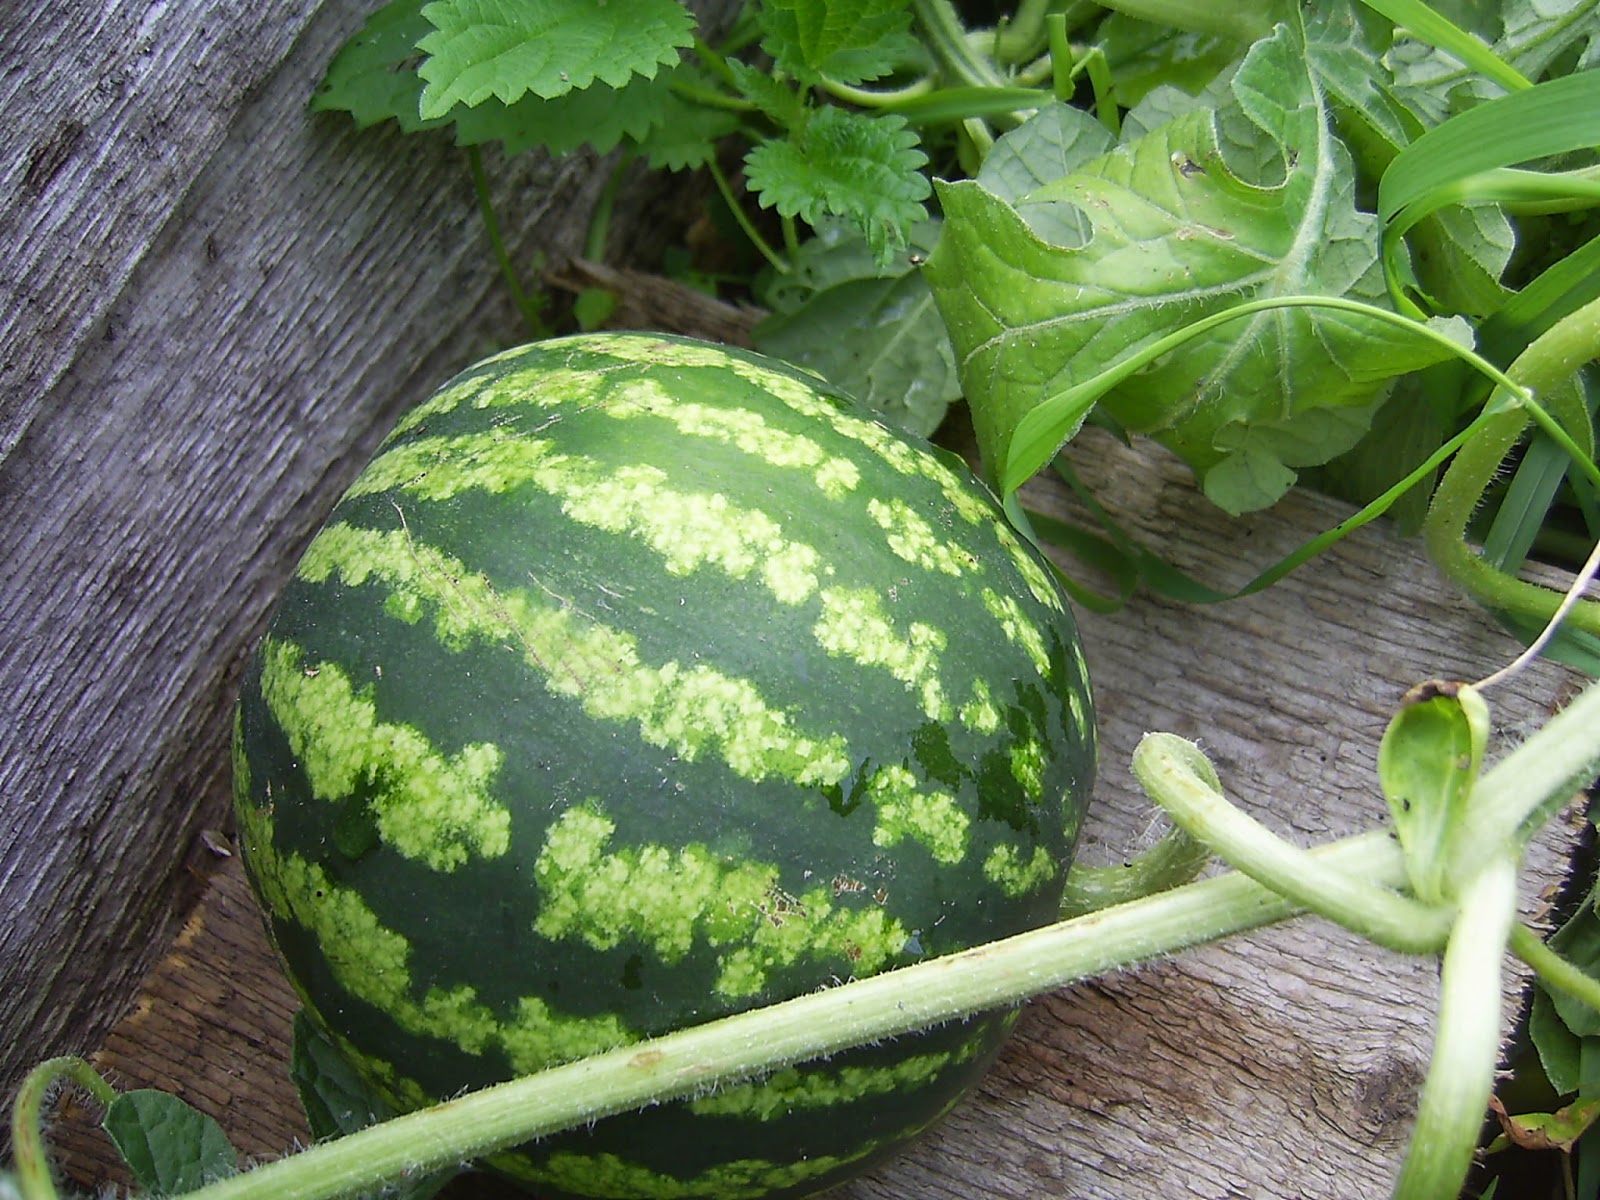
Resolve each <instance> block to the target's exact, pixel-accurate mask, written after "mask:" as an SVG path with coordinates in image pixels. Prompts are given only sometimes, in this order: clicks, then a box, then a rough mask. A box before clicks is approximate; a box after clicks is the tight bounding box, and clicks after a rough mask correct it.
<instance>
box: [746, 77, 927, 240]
mask: <svg viewBox="0 0 1600 1200" xmlns="http://www.w3.org/2000/svg"><path fill="white" fill-rule="evenodd" d="M927 161H928V156H927V155H926V154H924V153H923V152H922V148H921V145H920V144H919V139H918V137H917V135H916V133H915V132H914V131H913V130H911V129H909V128H907V126H906V121H905V118H904V117H899V116H894V115H879V116H868V115H866V114H864V113H855V112H847V111H845V110H844V109H842V108H833V107H829V108H820V109H816V110H814V111H813V112H812V113H811V114H810V115H809V117H808V118H807V120H806V121H805V123H804V124H803V125H801V126H800V127H799V128H798V129H796V130H794V131H793V132H792V133H791V135H790V136H789V137H788V138H786V139H782V140H774V141H769V142H763V143H762V144H761V145H759V146H757V147H755V149H753V150H751V151H750V153H749V154H748V155H747V156H746V157H745V180H746V183H747V184H748V185H749V187H750V190H751V191H753V192H755V193H756V195H757V197H758V198H759V199H760V201H761V203H762V205H763V206H765V207H767V208H776V209H777V210H778V212H780V213H781V214H782V215H784V216H786V217H799V218H800V219H801V220H803V221H805V222H806V223H807V224H809V225H813V226H815V225H817V224H818V223H820V222H821V221H822V220H823V219H824V218H826V217H829V216H836V217H844V218H845V219H847V220H848V221H850V222H851V223H852V224H854V225H855V226H856V228H857V229H859V230H860V231H861V233H862V236H864V237H865V238H866V240H867V245H868V246H869V247H871V250H872V254H873V257H874V258H875V259H876V260H877V261H878V262H880V263H887V262H888V261H889V258H890V257H891V255H892V254H893V252H894V250H895V248H897V247H900V246H903V245H905V242H906V238H907V236H908V235H909V232H910V229H911V227H912V226H913V225H915V224H916V223H917V222H918V221H921V220H925V219H926V218H927V215H928V213H927V209H926V208H924V207H923V203H922V202H923V200H925V199H927V197H928V195H929V194H930V192H931V190H932V189H931V188H930V186H929V184H928V180H927V178H926V177H925V176H924V175H923V174H922V167H923V166H924V165H925V164H926V163H927Z"/></svg>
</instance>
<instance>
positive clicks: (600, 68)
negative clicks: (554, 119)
mask: <svg viewBox="0 0 1600 1200" xmlns="http://www.w3.org/2000/svg"><path fill="white" fill-rule="evenodd" d="M422 15H423V16H424V17H426V18H427V20H428V23H429V24H430V25H432V26H433V32H432V33H429V34H428V35H427V36H425V37H424V38H423V39H422V41H421V42H420V43H418V46H419V48H420V49H421V50H422V51H423V52H424V53H426V54H427V55H429V58H428V61H427V62H425V63H423V64H422V66H421V67H420V68H419V70H418V73H419V74H420V75H421V76H422V78H423V79H424V80H425V81H426V83H427V86H426V88H424V90H423V93H422V108H421V112H422V116H423V118H424V119H429V118H433V117H441V116H443V115H445V114H446V113H448V112H449V111H450V110H451V109H452V108H454V107H455V106H456V105H457V104H465V105H467V106H468V107H469V108H470V107H472V106H474V105H478V104H482V103H483V102H484V101H485V100H488V99H489V98H490V97H495V98H497V99H499V100H500V101H501V102H502V103H504V104H514V103H516V102H517V101H518V100H520V99H522V97H523V96H525V95H527V94H528V93H529V92H532V93H533V94H534V95H536V96H540V97H542V98H544V99H546V100H551V99H554V98H555V97H557V96H564V95H566V94H567V93H568V92H570V91H573V90H574V89H576V90H580V91H581V90H582V89H584V88H587V87H589V86H590V85H591V84H593V83H594V81H595V80H596V79H598V80H600V81H601V82H602V83H605V84H607V85H609V86H610V87H613V88H620V87H622V86H623V85H624V84H626V83H627V82H628V81H629V80H630V79H631V78H633V76H635V75H643V76H646V77H647V78H653V77H654V76H655V73H656V71H657V70H658V69H659V68H660V67H663V66H670V65H672V64H674V63H676V62H677V61H678V57H679V55H678V51H679V50H680V49H682V48H683V47H685V46H688V45H689V44H690V43H691V42H692V41H693V28H694V18H693V16H692V14H690V12H689V11H688V10H687V9H686V8H684V6H683V5H681V4H679V3H678V0H611V3H609V4H595V3H593V0H435V2H434V3H432V4H429V5H427V6H426V7H425V8H424V9H423V10H422Z"/></svg>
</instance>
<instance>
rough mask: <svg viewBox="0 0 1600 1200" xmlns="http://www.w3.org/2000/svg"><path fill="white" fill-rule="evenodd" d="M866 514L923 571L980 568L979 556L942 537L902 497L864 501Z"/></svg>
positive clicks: (954, 571)
mask: <svg viewBox="0 0 1600 1200" xmlns="http://www.w3.org/2000/svg"><path fill="white" fill-rule="evenodd" d="M867 514H868V515H869V516H870V517H871V518H872V519H873V520H874V521H876V522H877V523H878V526H879V528H881V529H882V530H883V531H884V532H885V533H887V534H888V535H889V536H888V539H887V541H886V544H887V545H888V547H889V549H890V550H891V551H893V552H894V553H895V554H896V555H897V556H899V557H900V558H902V559H904V560H905V561H906V562H908V563H912V564H913V565H915V566H918V567H921V568H922V569H923V570H926V571H938V572H941V573H942V574H945V575H954V576H961V575H965V574H967V573H969V572H977V571H980V570H981V569H982V567H981V565H980V564H979V562H978V556H977V555H975V554H973V553H972V551H970V550H968V549H967V548H966V547H965V546H962V545H960V544H958V543H956V542H946V541H942V540H941V539H940V538H939V536H938V535H937V534H935V533H934V532H933V526H931V525H929V524H928V522H927V521H925V520H924V519H923V518H922V515H921V514H920V513H918V512H917V510H916V509H915V508H913V507H912V506H911V505H909V504H907V503H906V502H905V501H904V500H881V499H878V498H876V497H874V498H873V499H871V500H869V501H867Z"/></svg>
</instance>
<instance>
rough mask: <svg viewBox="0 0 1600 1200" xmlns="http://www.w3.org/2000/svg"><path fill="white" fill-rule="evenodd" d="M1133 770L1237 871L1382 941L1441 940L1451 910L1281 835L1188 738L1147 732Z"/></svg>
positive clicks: (1424, 943) (1421, 948) (1414, 949)
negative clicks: (1229, 789) (1350, 870)
mask: <svg viewBox="0 0 1600 1200" xmlns="http://www.w3.org/2000/svg"><path fill="white" fill-rule="evenodd" d="M1133 773H1134V775H1135V776H1136V777H1137V778H1138V780H1139V783H1140V785H1141V786H1142V787H1143V788H1144V789H1145V791H1146V792H1148V793H1149V794H1150V797H1151V799H1153V800H1154V801H1155V802H1156V803H1157V804H1159V805H1161V807H1162V808H1163V809H1164V810H1165V811H1166V813H1167V815H1168V816H1169V817H1171V818H1172V820H1173V822H1174V823H1175V824H1177V825H1179V826H1181V827H1182V828H1183V829H1185V830H1187V831H1188V833H1189V835H1190V836H1191V837H1193V838H1195V839H1196V840H1197V841H1200V842H1203V843H1205V844H1206V845H1207V846H1209V847H1210V848H1211V849H1212V851H1213V852H1214V853H1215V854H1217V856H1218V857H1220V858H1222V859H1223V860H1224V861H1226V862H1227V863H1228V864H1229V865H1230V866H1232V867H1234V868H1235V869H1236V870H1239V871H1243V872H1244V873H1245V874H1246V875H1249V876H1250V877H1251V878H1252V879H1255V880H1256V881H1258V882H1259V883H1261V884H1262V885H1264V886H1266V887H1269V888H1271V889H1272V890H1273V891H1275V892H1278V893H1280V894H1282V895H1284V896H1288V897H1290V898H1292V899H1293V900H1294V901H1295V902H1296V903H1298V904H1300V905H1303V906H1304V907H1306V908H1308V909H1310V910H1311V911H1313V912H1315V913H1317V914H1318V915H1320V916H1324V917H1327V918H1328V919H1329V920H1331V921H1337V922H1338V923H1339V924H1341V925H1343V926H1345V927H1346V928H1347V929H1351V930H1354V931H1355V932H1356V933H1359V934H1361V935H1362V936H1363V937H1366V938H1370V939H1371V940H1372V941H1375V942H1377V943H1378V944H1379V945H1382V946H1388V947H1390V948H1391V949H1395V950H1399V951H1401V952H1403V953H1411V954H1427V953H1431V952H1433V951H1436V950H1438V949H1439V948H1440V947H1441V946H1443V945H1444V944H1445V941H1446V939H1447V938H1448V937H1449V934H1450V926H1451V920H1452V918H1453V916H1454V914H1453V913H1452V912H1451V910H1450V909H1448V908H1434V907H1430V906H1429V905H1425V904H1421V903H1419V902H1417V901H1416V900H1413V899H1411V898H1410V897H1408V896H1402V895H1400V894H1399V893H1397V892H1394V891H1390V890H1389V889H1387V888H1382V887H1375V886H1373V885H1372V884H1370V883H1368V882H1366V881H1365V880H1361V879H1356V878H1353V877H1351V876H1349V875H1347V874H1345V873H1344V872H1342V871H1340V870H1338V869H1337V868H1332V867H1329V866H1327V865H1326V864H1325V863H1322V862H1319V861H1318V860H1317V859H1316V858H1315V857H1314V856H1313V855H1312V854H1310V853H1309V852H1308V851H1305V850H1302V849H1301V848H1300V847H1298V846H1295V845H1293V844H1291V843H1289V842H1286V841H1284V840H1283V839H1282V838H1280V837H1278V835H1277V834H1275V833H1273V832H1272V831H1271V830H1269V829H1267V828H1266V827H1265V826H1264V825H1262V824H1260V823H1259V822H1258V821H1256V820H1255V819H1254V818H1253V817H1251V816H1250V815H1249V814H1247V813H1245V812H1244V811H1243V810H1242V809H1239V808H1237V807H1235V806H1234V805H1233V804H1231V803H1230V802H1229V801H1228V799H1227V797H1226V796H1224V795H1223V794H1222V790H1221V787H1220V786H1219V785H1218V783H1217V778H1216V773H1215V772H1214V771H1213V770H1212V768H1211V764H1210V762H1209V761H1208V760H1207V759H1206V757H1205V755H1204V754H1202V753H1201V752H1200V750H1199V748H1198V747H1196V746H1195V745H1194V743H1193V742H1188V741H1185V740H1184V739H1182V738H1180V737H1177V736H1176V735H1174V734H1170V733H1149V734H1146V735H1145V736H1144V739H1143V740H1142V741H1141V742H1140V743H1139V746H1138V749H1136V750H1135V751H1134V752H1133Z"/></svg>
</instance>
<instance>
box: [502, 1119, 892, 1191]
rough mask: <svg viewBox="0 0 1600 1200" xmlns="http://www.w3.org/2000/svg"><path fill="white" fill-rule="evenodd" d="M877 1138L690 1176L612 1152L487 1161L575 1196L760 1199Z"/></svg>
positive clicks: (851, 1157)
mask: <svg viewBox="0 0 1600 1200" xmlns="http://www.w3.org/2000/svg"><path fill="white" fill-rule="evenodd" d="M906 1136H907V1137H908V1138H909V1137H912V1136H915V1134H914V1133H908V1134H907V1135H906ZM880 1144H881V1143H880V1142H877V1141H872V1142H868V1143H866V1144H865V1145H863V1146H860V1147H857V1148H856V1149H855V1150H854V1151H853V1152H851V1153H850V1154H847V1155H818V1156H817V1157H814V1158H805V1159H801V1160H800V1161H799V1162H791V1163H776V1162H769V1161H766V1160H765V1159H757V1158H741V1159H734V1160H732V1161H730V1162H725V1163H720V1164H718V1165H717V1166H715V1167H712V1168H711V1169H710V1170H708V1171H705V1172H704V1173H702V1174H700V1175H697V1176H695V1177H694V1178H692V1179H680V1178H679V1177H678V1176H676V1175H667V1174H664V1173H662V1172H660V1171H652V1170H651V1169H650V1168H649V1167H645V1166H641V1165H640V1164H638V1163H632V1162H628V1161H627V1160H626V1159H624V1158H622V1157H620V1156H618V1155H615V1154H573V1153H569V1152H566V1151H562V1152H558V1153H555V1154H552V1155H550V1156H549V1157H548V1158H546V1159H541V1160H539V1161H536V1162H530V1161H529V1160H528V1159H526V1158H523V1157H521V1156H519V1155H515V1154H506V1155H497V1156H493V1157H491V1158H490V1159H489V1160H488V1162H489V1165H490V1166H492V1167H494V1168H495V1170H497V1171H500V1172H502V1173H504V1174H506V1175H509V1176H511V1177H512V1178H514V1179H519V1180H521V1181H523V1182H524V1183H531V1184H533V1185H534V1186H535V1187H550V1188H557V1189H559V1190H561V1191H563V1192H567V1193H569V1194H571V1195H574V1196H591V1197H595V1200H691V1198H696V1197H716V1200H760V1197H763V1196H769V1195H771V1194H772V1193H773V1192H777V1191H782V1190H785V1189H787V1188H792V1187H796V1186H798V1185H800V1184H803V1183H805V1182H806V1181H807V1180H808V1179H816V1178H817V1177H818V1176H821V1175H826V1174H828V1173H830V1172H832V1171H837V1170H839V1169H840V1168H842V1167H846V1166H848V1165H849V1164H850V1163H852V1162H856V1161H858V1160H860V1159H863V1158H865V1157H867V1156H868V1155H869V1154H871V1153H872V1152H873V1151H875V1150H876V1149H877V1148H878V1147H879V1145H880Z"/></svg>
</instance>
